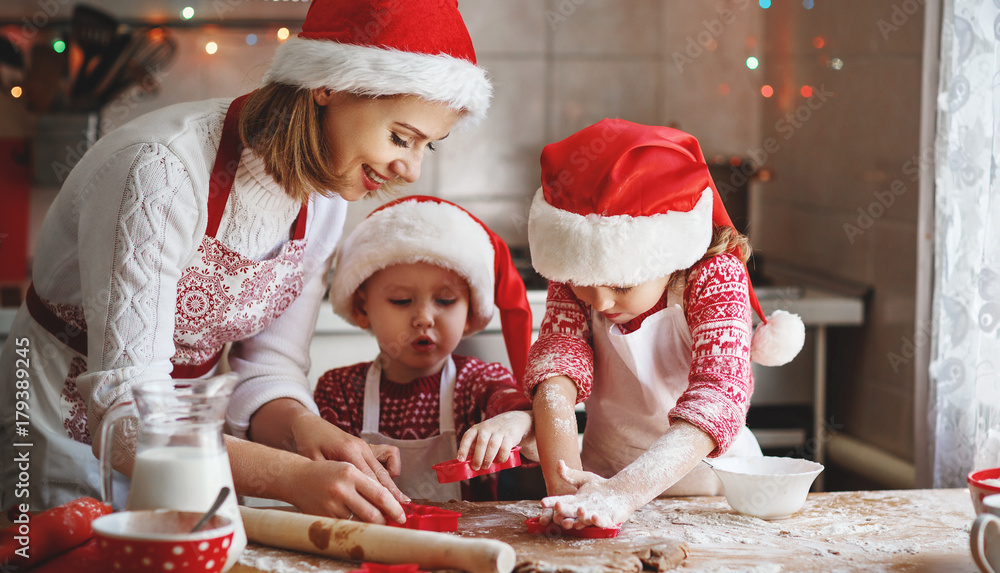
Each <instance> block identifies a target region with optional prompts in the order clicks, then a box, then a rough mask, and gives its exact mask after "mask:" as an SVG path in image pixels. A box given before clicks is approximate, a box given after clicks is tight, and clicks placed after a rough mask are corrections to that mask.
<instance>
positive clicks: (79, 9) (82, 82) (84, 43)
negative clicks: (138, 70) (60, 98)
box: [69, 4, 118, 100]
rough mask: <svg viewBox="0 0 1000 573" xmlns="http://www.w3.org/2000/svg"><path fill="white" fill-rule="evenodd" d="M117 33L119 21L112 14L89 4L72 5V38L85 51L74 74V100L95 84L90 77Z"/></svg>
mask: <svg viewBox="0 0 1000 573" xmlns="http://www.w3.org/2000/svg"><path fill="white" fill-rule="evenodd" d="M117 34H118V20H117V19H116V18H115V17H114V16H112V15H111V14H108V13H107V12H104V11H103V10H99V9H97V8H94V7H93V6H88V5H86V4H76V5H75V6H73V14H72V15H71V16H70V20H69V38H70V41H71V42H72V43H73V44H74V45H76V46H78V47H79V48H80V50H81V51H82V52H83V59H82V61H81V62H80V67H79V69H78V70H76V71H75V74H74V75H73V78H74V81H73V88H72V90H71V92H70V95H71V98H72V99H73V100H79V99H80V98H83V97H85V95H86V94H87V92H86V90H88V89H90V88H91V87H92V79H91V78H92V75H93V73H94V70H95V69H96V68H97V66H98V64H99V60H100V57H101V56H102V54H104V52H105V51H106V50H107V49H108V46H110V45H111V43H112V42H113V41H114V39H115V37H116V36H117Z"/></svg>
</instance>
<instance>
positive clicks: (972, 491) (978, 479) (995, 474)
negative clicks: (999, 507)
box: [965, 468, 1000, 515]
mask: <svg viewBox="0 0 1000 573" xmlns="http://www.w3.org/2000/svg"><path fill="white" fill-rule="evenodd" d="M965 479H966V481H967V482H968V484H969V495H971V496H972V507H973V509H975V511H976V515H979V514H980V513H983V512H984V511H986V510H985V509H983V498H985V497H986V496H990V495H996V494H998V493H1000V468H988V469H985V470H976V471H972V472H969V474H968V475H967V476H966V478H965Z"/></svg>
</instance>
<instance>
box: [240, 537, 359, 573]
mask: <svg viewBox="0 0 1000 573" xmlns="http://www.w3.org/2000/svg"><path fill="white" fill-rule="evenodd" d="M338 563H343V566H344V567H343V568H342V569H337V568H336V565H337V564H338ZM239 564H240V565H245V566H247V567H252V568H254V569H259V570H261V571H266V572H267V573H326V572H330V571H338V570H340V571H353V570H354V569H357V568H358V567H357V564H353V563H348V562H346V561H344V562H339V561H336V560H332V559H331V558H329V557H321V556H319V555H307V554H305V553H298V552H293V551H286V550H284V549H277V548H275V547H266V546H261V545H256V544H250V545H248V546H247V548H246V549H245V550H244V551H243V554H242V555H240V560H239Z"/></svg>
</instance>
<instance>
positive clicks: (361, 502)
mask: <svg viewBox="0 0 1000 573" xmlns="http://www.w3.org/2000/svg"><path fill="white" fill-rule="evenodd" d="M300 459H301V460H302V461H301V462H300V463H297V464H296V467H295V468H294V469H292V470H291V472H290V474H291V475H290V476H289V480H288V482H287V489H286V492H287V493H286V495H285V496H284V497H285V499H286V501H288V503H291V504H292V505H294V506H295V507H297V508H298V509H299V510H301V511H302V512H303V513H310V514H313V515H326V516H329V517H339V518H341V519H354V520H356V521H364V522H367V523H377V524H379V525H384V524H385V523H386V520H387V519H391V520H393V521H395V522H397V523H405V522H406V515H405V513H404V512H403V508H402V506H400V505H399V502H398V501H397V500H396V499H394V497H393V495H394V494H391V493H390V492H389V490H388V489H386V488H385V487H383V485H382V484H380V483H379V482H377V481H375V480H374V479H373V478H372V477H371V476H369V475H367V474H366V473H364V472H362V471H361V470H359V469H358V468H357V467H356V466H355V465H354V464H350V463H346V462H337V461H332V460H307V459H305V458H300ZM397 492H398V490H397Z"/></svg>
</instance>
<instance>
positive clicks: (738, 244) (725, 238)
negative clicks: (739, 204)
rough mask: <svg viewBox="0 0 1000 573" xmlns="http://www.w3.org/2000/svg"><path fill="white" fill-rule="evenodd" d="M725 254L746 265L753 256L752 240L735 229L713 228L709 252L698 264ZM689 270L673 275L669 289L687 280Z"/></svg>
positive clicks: (668, 284) (676, 272) (668, 282)
mask: <svg viewBox="0 0 1000 573" xmlns="http://www.w3.org/2000/svg"><path fill="white" fill-rule="evenodd" d="M724 253H732V254H733V256H735V257H736V258H738V259H740V261H742V262H743V263H744V264H746V262H747V261H748V260H750V255H751V254H752V249H751V248H750V240H749V239H747V236H746V235H744V234H742V233H740V232H739V231H737V230H736V229H735V228H733V227H723V226H718V227H713V228H712V242H711V243H709V245H708V250H707V251H705V254H704V256H702V257H701V259H700V260H699V261H698V262H701V261H704V260H707V259H710V258H712V257H714V256H716V255H721V254H724ZM689 270H690V269H682V270H679V271H675V272H674V273H673V274H672V275H670V279H669V280H668V281H667V286H668V288H669V287H673V286H675V285H676V284H677V282H678V281H685V280H687V273H688V271H689Z"/></svg>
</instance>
